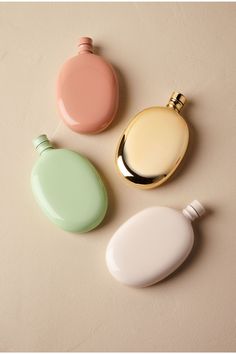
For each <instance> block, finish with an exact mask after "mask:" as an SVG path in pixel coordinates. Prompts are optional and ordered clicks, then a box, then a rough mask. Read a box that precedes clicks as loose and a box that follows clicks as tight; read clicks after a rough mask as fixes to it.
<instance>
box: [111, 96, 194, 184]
mask: <svg viewBox="0 0 236 354" xmlns="http://www.w3.org/2000/svg"><path fill="white" fill-rule="evenodd" d="M185 101H186V99H185V97H184V96H183V95H181V94H179V93H177V92H174V93H173V94H172V96H171V98H170V100H169V103H168V104H167V107H151V108H148V109H145V110H144V111H141V112H140V113H138V114H137V115H136V116H135V117H134V119H133V120H132V121H131V122H130V124H129V125H128V127H127V129H126V130H125V131H124V133H123V134H122V137H121V140H120V142H119V144H118V148H117V152H116V164H117V167H118V170H119V172H120V173H121V175H122V176H123V177H124V178H125V180H126V181H127V182H129V183H131V184H133V185H135V186H137V187H139V188H142V189H149V188H155V187H157V186H159V185H161V184H162V183H164V182H165V181H166V180H167V179H168V178H169V177H170V176H171V175H172V174H173V173H174V171H175V170H176V168H177V167H178V165H179V164H180V162H181V161H182V159H183V157H184V154H185V152H186V149H187V146H188V141H189V131H188V126H187V124H186V122H185V120H184V119H183V118H182V117H181V115H180V114H179V111H180V110H181V108H182V107H183V105H184V103H185Z"/></svg>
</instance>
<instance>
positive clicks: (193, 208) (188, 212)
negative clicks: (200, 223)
mask: <svg viewBox="0 0 236 354" xmlns="http://www.w3.org/2000/svg"><path fill="white" fill-rule="evenodd" d="M205 212H206V210H205V208H204V207H203V205H202V204H201V203H200V202H199V201H198V200H193V201H192V202H191V203H190V204H189V205H188V206H187V207H186V208H185V209H183V214H184V215H185V216H186V217H187V218H189V219H190V220H192V221H193V220H195V219H196V218H199V216H202V215H203V214H205Z"/></svg>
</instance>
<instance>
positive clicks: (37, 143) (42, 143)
mask: <svg viewBox="0 0 236 354" xmlns="http://www.w3.org/2000/svg"><path fill="white" fill-rule="evenodd" d="M33 145H34V147H35V149H36V151H38V153H39V154H40V155H41V154H42V153H43V152H44V151H45V150H47V149H53V146H52V143H51V142H50V141H49V140H48V138H47V135H45V134H42V135H39V136H38V137H37V138H35V139H34V140H33Z"/></svg>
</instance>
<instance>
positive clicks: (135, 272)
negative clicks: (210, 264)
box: [106, 200, 205, 287]
mask: <svg viewBox="0 0 236 354" xmlns="http://www.w3.org/2000/svg"><path fill="white" fill-rule="evenodd" d="M204 213H205V209H204V207H203V206H202V205H201V204H200V203H199V202H198V201H197V200H194V201H193V202H192V203H190V204H189V205H188V206H187V207H186V208H185V209H183V211H182V212H181V211H180V210H176V209H172V208H167V207H151V208H147V209H144V210H143V211H141V212H139V213H137V214H136V215H134V216H132V217H131V218H130V219H128V220H127V221H126V222H125V223H124V224H123V225H121V226H120V228H119V229H118V230H117V231H116V232H115V234H114V235H113V237H112V238H111V240H110V242H109V244H108V246H107V250H106V263H107V267H108V269H109V271H110V273H111V274H112V276H113V277H114V278H115V279H116V280H118V281H119V282H121V283H123V284H126V285H129V286H134V287H146V286H149V285H152V284H155V283H157V282H159V281H161V280H163V279H164V278H166V277H167V276H168V275H170V274H171V273H173V272H174V271H175V270H176V269H177V268H178V267H179V266H180V265H181V264H182V263H183V262H184V261H185V259H186V258H187V257H188V255H189V253H190V251H191V250H192V247H193V244H194V233H193V228H192V225H191V222H192V221H193V220H195V219H196V218H198V217H199V216H201V215H203V214H204Z"/></svg>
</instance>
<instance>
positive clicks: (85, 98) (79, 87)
mask: <svg viewBox="0 0 236 354" xmlns="http://www.w3.org/2000/svg"><path fill="white" fill-rule="evenodd" d="M85 40H86V41H87V42H88V43H87V44H86V43H84V38H82V39H81V44H80V46H79V48H80V52H79V54H78V55H76V56H74V57H72V58H70V59H68V60H67V61H66V62H65V63H64V65H63V66H62V68H61V71H60V74H59V78H58V82H57V104H58V108H59V111H60V114H61V116H62V119H63V121H64V122H65V123H66V125H67V126H69V128H71V129H72V130H73V131H75V132H77V133H88V134H90V133H98V132H100V131H102V130H104V129H105V128H106V127H107V126H108V125H109V124H110V123H111V122H112V120H113V119H114V117H115V114H116V111H117V108H118V81H117V77H116V74H115V71H114V69H113V68H112V66H111V65H110V64H109V63H107V62H106V61H105V60H104V59H103V58H102V57H101V56H99V55H95V54H93V53H92V42H91V40H90V39H89V38H85ZM89 40H90V41H89Z"/></svg>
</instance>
